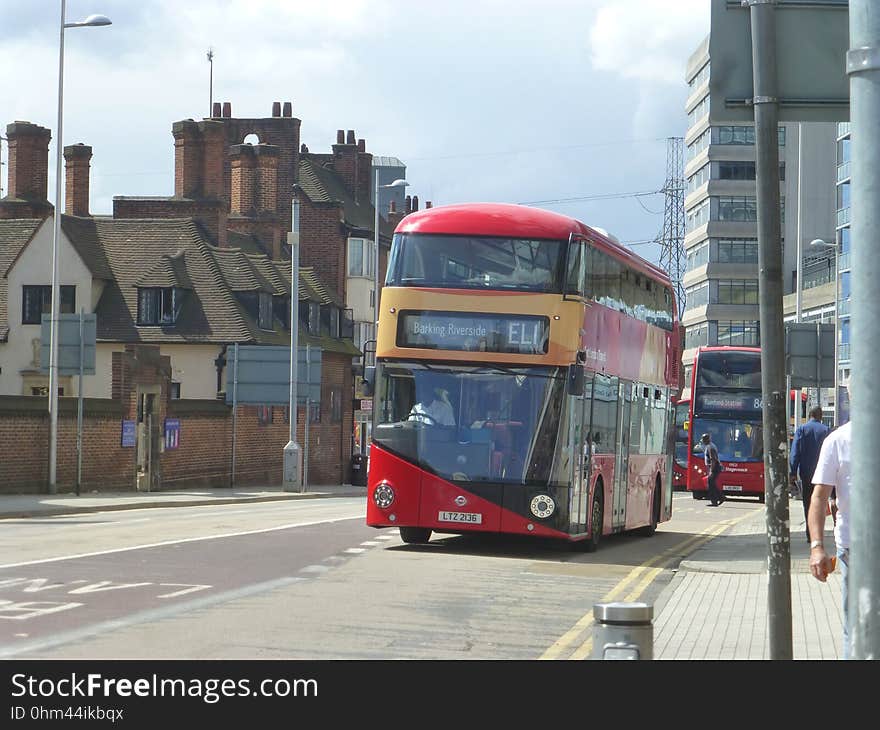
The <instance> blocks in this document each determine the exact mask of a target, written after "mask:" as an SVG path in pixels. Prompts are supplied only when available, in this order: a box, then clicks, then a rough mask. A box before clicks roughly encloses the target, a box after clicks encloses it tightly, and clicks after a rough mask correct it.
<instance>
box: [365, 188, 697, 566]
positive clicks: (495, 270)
mask: <svg viewBox="0 0 880 730" xmlns="http://www.w3.org/2000/svg"><path fill="white" fill-rule="evenodd" d="M676 328H677V318H676V308H675V303H674V299H673V294H672V288H671V286H670V283H669V279H668V278H667V276H666V275H665V273H664V272H663V271H661V270H660V269H658V268H657V267H655V266H653V265H652V264H651V263H649V262H647V261H645V260H643V259H641V258H639V257H638V256H636V255H634V254H633V253H632V252H630V251H629V250H627V249H625V248H623V247H622V246H620V245H619V244H618V243H616V242H615V240H613V239H612V238H611V237H609V236H607V235H605V234H603V233H601V232H599V231H597V230H594V229H592V228H590V227H588V226H586V225H584V224H583V223H581V222H579V221H577V220H574V219H572V218H569V217H566V216H563V215H559V214H557V213H552V212H549V211H544V210H539V209H536V208H530V207H525V206H518V205H506V204H489V203H486V204H468V205H452V206H443V207H435V208H430V209H427V210H424V211H421V212H417V213H413V214H411V215H408V216H407V217H406V218H404V219H403V220H402V221H401V223H400V224H399V225H398V227H397V230H396V231H395V235H394V239H393V243H392V248H391V254H390V258H389V267H388V273H387V278H386V286H385V288H384V290H383V291H382V295H381V305H380V310H379V328H378V336H377V346H376V367H375V369H374V370H371V369H366V372H365V379H366V380H367V383H368V387H370V388H371V389H372V390H373V414H374V423H373V435H372V443H371V447H370V466H369V474H368V498H367V523H368V524H369V525H372V526H374V527H398V528H400V535H401V537H402V539H403V540H404V542H408V543H420V542H426V541H428V540H429V539H430V537H431V534H432V533H433V532H438V533H463V532H472V531H486V532H496V533H516V534H522V535H534V536H540V537H549V538H560V539H563V540H567V541H573V542H580V543H582V544H583V546H584V547H585V548H586V549H588V550H592V549H595V548H596V547H597V546H598V544H599V542H600V540H601V538H602V537H603V536H604V535H608V534H611V533H615V532H621V531H624V530H639V531H641V532H642V533H644V534H653V532H654V530H655V529H656V527H657V524H658V523H660V522H662V521H664V520H668V519H669V517H670V516H671V512H672V488H671V485H672V444H673V439H672V437H671V435H672V425H673V410H672V407H673V397H674V395H675V392H674V388H675V387H676V385H677V375H678V368H679V359H680V358H679V353H678V352H677V351H676V349H677V343H678V342H679V340H678V338H677V337H673V334H674V333H676ZM676 334H677V333H676Z"/></svg>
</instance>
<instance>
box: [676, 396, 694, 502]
mask: <svg viewBox="0 0 880 730" xmlns="http://www.w3.org/2000/svg"><path fill="white" fill-rule="evenodd" d="M690 417H691V402H690V401H689V400H681V399H678V400H676V401H675V453H674V455H673V460H672V488H673V489H680V490H685V489H687V474H688V451H689V441H688V431H687V427H688V421H689V419H690Z"/></svg>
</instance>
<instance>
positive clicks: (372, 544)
mask: <svg viewBox="0 0 880 730" xmlns="http://www.w3.org/2000/svg"><path fill="white" fill-rule="evenodd" d="M379 544H380V543H378V542H376V541H375V540H367V541H366V542H362V543H361V545H362V546H364V547H376V545H379Z"/></svg>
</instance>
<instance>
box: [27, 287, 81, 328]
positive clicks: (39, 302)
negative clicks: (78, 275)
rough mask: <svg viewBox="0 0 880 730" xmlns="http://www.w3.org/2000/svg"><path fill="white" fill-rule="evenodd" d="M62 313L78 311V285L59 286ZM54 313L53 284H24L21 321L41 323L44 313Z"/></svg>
mask: <svg viewBox="0 0 880 730" xmlns="http://www.w3.org/2000/svg"><path fill="white" fill-rule="evenodd" d="M59 290H60V295H61V301H60V305H61V314H73V313H74V312H76V287H75V286H61V287H59ZM51 313H52V287H51V286H23V287H22V288H21V323H22V324H40V322H41V319H42V315H44V314H51Z"/></svg>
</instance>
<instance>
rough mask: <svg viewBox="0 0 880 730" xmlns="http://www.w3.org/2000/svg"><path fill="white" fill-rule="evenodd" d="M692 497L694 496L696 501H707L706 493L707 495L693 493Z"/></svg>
mask: <svg viewBox="0 0 880 730" xmlns="http://www.w3.org/2000/svg"><path fill="white" fill-rule="evenodd" d="M691 496H692V497H693V498H694V499H706V493H705V492H691Z"/></svg>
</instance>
